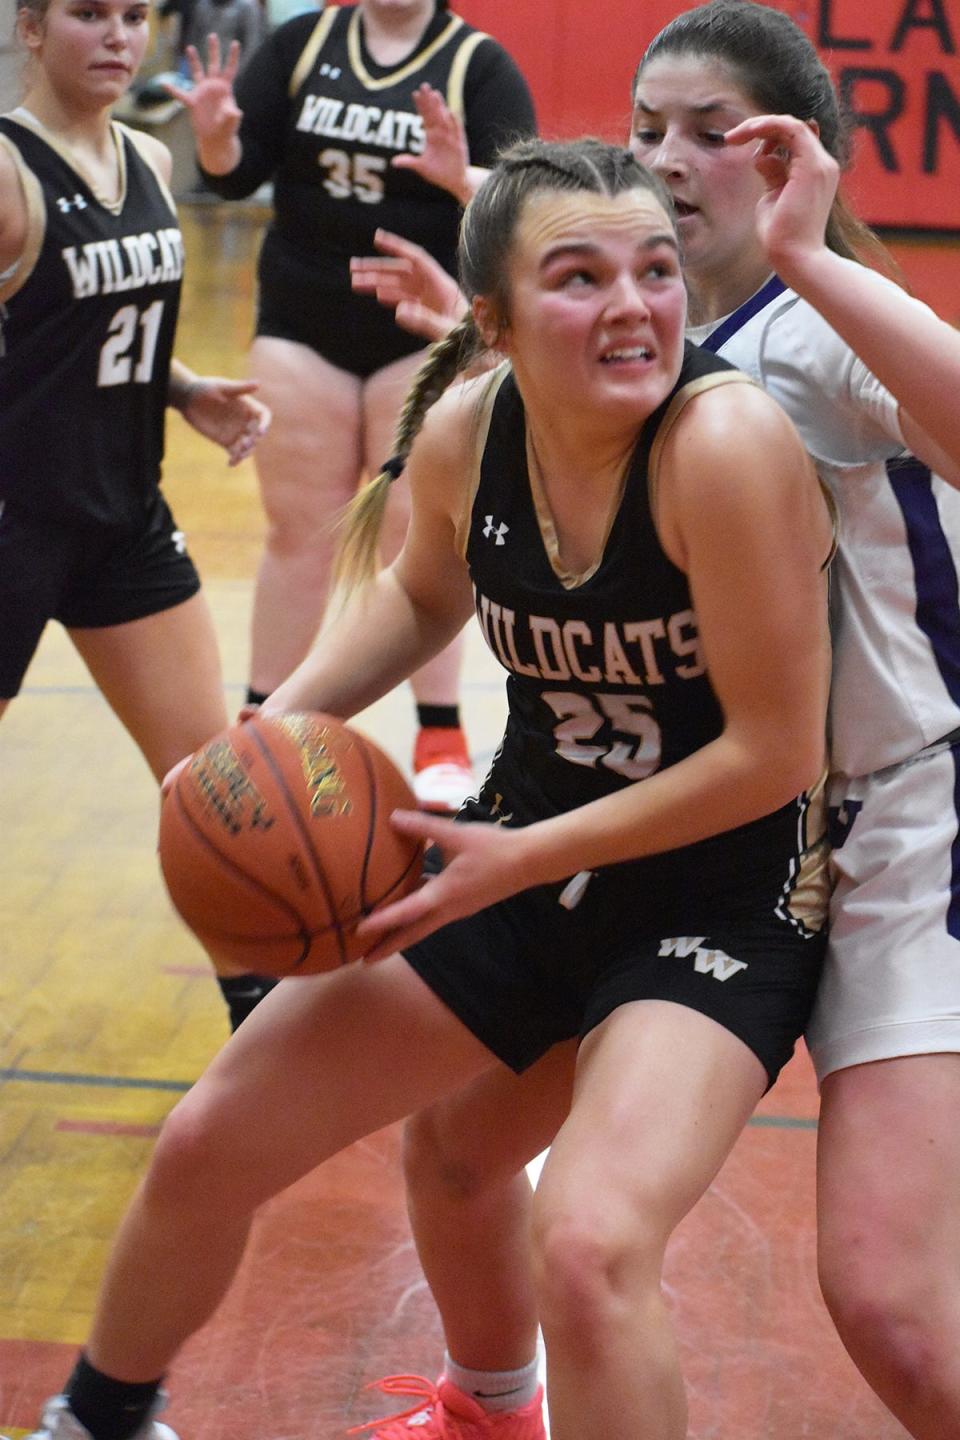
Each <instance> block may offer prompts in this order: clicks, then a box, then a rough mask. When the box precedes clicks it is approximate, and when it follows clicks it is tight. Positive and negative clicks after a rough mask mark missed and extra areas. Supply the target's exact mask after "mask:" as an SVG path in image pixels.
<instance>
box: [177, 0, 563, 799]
mask: <svg viewBox="0 0 960 1440" xmlns="http://www.w3.org/2000/svg"><path fill="white" fill-rule="evenodd" d="M190 54H191V57H192V66H193V79H194V82H195V83H194V85H193V88H192V89H190V90H188V91H178V92H176V93H177V95H178V98H179V99H180V100H182V101H183V103H184V104H185V105H186V106H187V107H188V109H189V112H190V117H191V120H192V122H193V128H194V134H195V137H196V143H197V150H198V155H199V159H200V163H201V166H202V167H203V170H204V174H205V178H206V182H207V183H208V184H209V185H210V186H211V187H212V188H213V189H215V190H216V191H217V192H218V193H219V194H221V195H223V196H225V197H227V198H237V197H241V196H245V195H249V194H251V193H252V192H253V191H255V190H256V189H258V187H260V186H261V185H263V184H264V183H265V182H266V181H272V183H273V203H274V214H273V219H272V221H271V224H270V226H269V228H268V231H267V235H266V238H265V240H264V244H263V249H262V252H261V255H260V262H259V271H258V278H259V300H258V310H257V322H256V337H255V339H254V342H253V347H252V350H251V355H250V367H251V373H252V374H254V375H255V376H256V377H257V378H258V379H259V381H260V384H261V387H262V393H263V395H264V396H265V398H266V399H267V400H268V401H269V403H270V405H271V407H272V409H273V412H274V414H275V416H276V418H277V422H278V423H277V425H276V426H275V427H274V430H273V431H272V433H271V435H270V436H269V437H268V439H267V441H266V443H265V445H264V446H263V447H261V449H260V451H259V452H258V456H257V473H258V476H259V480H260V487H261V493H262V498H263V504H264V509H265V512H266V517H267V523H268V530H267V537H266V545H265V549H264V552H263V556H262V559H261V563H260V567H259V571H258V575H257V584H256V591H255V596H254V611H253V630H252V653H251V688H250V696H249V698H250V700H251V701H253V702H258V701H259V700H261V699H263V698H264V697H265V696H266V695H267V694H269V693H270V692H271V691H272V690H274V689H275V688H276V686H277V685H278V684H279V683H280V682H281V681H282V680H283V679H285V678H286V676H287V675H288V674H289V673H290V672H291V670H293V668H294V667H295V666H296V665H297V664H298V663H299V662H300V661H301V660H302V659H303V657H304V655H305V654H306V653H307V651H308V649H309V648H310V646H311V644H312V643H313V641H314V639H315V638H316V635H317V631H318V629H319V626H320V623H321V620H322V618H323V614H324V610H325V607H326V603H327V599H328V595H329V590H330V566H331V559H332V552H333V544H334V534H333V524H334V521H335V520H336V518H337V517H338V516H339V514H340V513H341V511H342V509H343V507H344V505H345V504H346V503H347V502H348V501H349V500H350V499H351V498H352V496H353V495H354V493H355V492H356V489H357V486H358V484H359V482H360V480H361V477H362V476H363V475H364V474H370V473H374V472H375V471H376V469H377V468H378V467H379V465H380V464H381V463H382V461H383V459H384V457H385V456H386V455H387V453H388V451H389V446H390V441H391V436H392V433H393V428H394V425H395V422H396V418H397V413H398V410H399V407H400V403H401V401H402V399H403V396H404V394H405V393H406V390H407V387H408V385H409V383H410V380H411V377H412V375H413V373H414V371H415V370H416V368H417V366H418V365H419V364H420V362H421V360H422V358H423V356H422V346H423V340H422V337H414V336H412V335H411V334H410V333H409V332H408V331H404V330H402V329H400V328H399V327H398V326H397V325H396V324H394V322H393V318H392V317H391V316H390V315H389V314H388V313H387V312H386V311H384V310H383V309H382V308H381V307H379V306H378V305H377V304H376V303H375V301H374V300H372V299H370V298H369V297H367V296H363V295H358V294H356V293H354V291H353V290H352V288H351V284H350V274H349V259H350V257H351V256H352V255H356V254H362V253H366V252H367V251H368V250H370V249H371V248H372V246H373V236H374V233H375V231H376V229H377V227H378V226H380V227H384V226H385V227H387V228H389V229H390V230H394V231H399V232H400V233H401V234H403V235H406V236H409V237H410V238H411V239H412V240H414V241H416V242H418V243H420V244H422V245H423V246H424V247H425V248H426V249H427V250H428V251H429V253H430V254H431V255H433V256H434V257H435V258H436V259H437V260H438V261H439V262H440V263H441V264H442V265H443V266H444V267H445V268H446V269H447V270H448V271H450V272H454V270H455V257H456V238H457V227H458V224H459V220H460V213H461V206H460V203H459V202H458V200H457V199H455V198H453V197H452V196H451V195H450V194H449V193H448V192H447V191H446V190H444V189H441V188H438V187H436V186H434V185H431V184H429V183H428V182H426V181H424V180H423V179H421V178H420V176H419V175H417V174H416V173H415V168H413V167H410V166H408V165H407V163H406V159H405V156H406V155H407V152H411V151H412V152H416V151H417V150H418V149H419V147H420V145H421V144H422V136H423V120H422V119H421V116H420V113H419V109H418V103H417V96H418V91H419V89H420V87H421V86H423V85H426V84H429V85H430V86H432V87H435V88H436V89H437V90H439V91H441V92H442V93H443V95H444V96H445V98H446V100H447V102H448V103H449V105H450V106H451V107H452V109H453V110H454V111H455V112H456V113H457V115H459V116H461V117H462V118H463V122H464V126H465V133H466V137H467V143H468V144H469V146H470V151H471V155H472V156H473V157H474V158H475V159H476V160H477V161H478V162H479V163H480V164H483V165H489V164H491V163H492V161H493V159H494V157H495V155H496V153H497V150H498V149H499V148H500V146H501V145H502V144H503V143H505V142H507V141H510V140H512V139H515V138H517V137H518V136H520V135H527V134H531V133H532V132H533V130H534V128H535V120H534V113H533V106H532V102H531V99H530V95H529V91H528V89H527V86H526V83H525V81H524V79H523V77H522V75H521V74H520V72H519V71H518V69H517V67H516V65H515V64H514V63H513V61H512V60H511V58H510V57H509V55H508V54H507V53H506V52H505V51H504V50H503V49H502V47H501V46H500V45H498V44H497V43H496V41H495V40H493V39H491V38H490V37H489V36H486V35H484V34H482V33H481V32H479V31H477V30H475V29H474V28H473V27H472V26H470V25H467V24H465V23H464V21H462V20H461V19H460V18H459V16H457V15H455V14H453V13H451V12H450V11H449V10H448V9H447V5H446V0H438V3H435V0H360V3H359V4H357V5H348V6H336V5H328V6H326V7H325V8H324V10H323V11H322V13H321V14H320V15H319V16H318V15H317V14H316V13H313V14H305V15H298V16H296V17H294V18H293V19H292V20H290V21H289V22H287V23H286V24H284V25H281V26H280V27H278V29H277V30H276V31H275V32H274V33H273V34H271V35H270V36H269V38H268V39H267V40H266V42H265V43H264V44H263V45H262V46H261V48H260V49H259V50H258V52H257V53H256V54H255V55H254V56H253V58H252V59H251V60H250V61H249V63H248V64H247V66H246V67H245V69H244V71H243V72H242V74H241V75H240V76H239V78H238V80H237V85H236V95H235V96H234V89H233V80H234V76H235V73H236V68H237V63H238V51H237V50H236V48H234V49H233V50H232V51H231V52H229V53H228V54H227V55H226V56H225V57H224V63H223V65H222V67H221V63H220V62H221V52H220V49H219V47H218V46H213V47H211V51H210V55H209V61H208V64H207V67H206V71H205V70H204V67H203V65H202V64H201V62H200V59H199V57H198V55H197V53H196V51H195V50H193V51H191V52H190ZM395 161H399V162H400V163H399V164H396V163H394V162H395ZM407 510H408V501H407V499H406V485H405V483H402V484H401V485H398V486H396V487H395V488H394V491H393V494H392V496H391V504H390V512H389V517H388V523H387V527H386V530H385V533H384V542H383V544H384V555H385V557H386V558H387V559H392V558H393V556H394V555H395V554H396V553H397V551H398V550H399V547H400V543H401V541H402V538H403V533H404V529H405V526H406V516H407ZM458 683H459V646H458V644H457V643H456V642H453V643H452V644H451V646H450V647H449V648H448V650H446V651H445V652H444V653H443V655H442V656H438V657H436V658H435V659H434V660H432V661H431V662H430V664H429V665H428V666H427V667H426V668H425V669H424V671H423V673H422V674H419V673H418V674H417V675H415V676H414V677H413V678H412V685H413V691H414V697H415V700H416V702H417V714H418V725H419V730H418V734H417V739H416V746H415V754H414V789H415V793H416V795H417V801H418V803H419V804H420V805H421V806H422V807H423V808H424V809H428V810H433V811H438V812H441V813H449V812H455V811H456V810H457V809H458V807H459V805H460V803H461V802H462V800H463V799H464V798H465V796H466V795H468V794H472V793H473V791H474V789H475V782H474V778H473V774H472V771H471V768H470V762H469V757H468V753H467V744H466V739H465V737H464V734H463V731H462V728H461V725H460V716H459V709H458V698H457V695H458Z"/></svg>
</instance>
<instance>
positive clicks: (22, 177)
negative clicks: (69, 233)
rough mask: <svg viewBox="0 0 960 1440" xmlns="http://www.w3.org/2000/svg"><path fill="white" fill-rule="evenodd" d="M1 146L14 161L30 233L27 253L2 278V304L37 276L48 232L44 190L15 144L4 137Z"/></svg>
mask: <svg viewBox="0 0 960 1440" xmlns="http://www.w3.org/2000/svg"><path fill="white" fill-rule="evenodd" d="M0 145H2V146H3V148H4V150H6V152H7V154H8V155H9V156H10V159H11V160H12V161H13V164H14V168H15V169H16V172H17V178H18V179H19V181H20V188H21V189H22V190H23V198H24V200H25V201H26V206H27V233H26V237H25V239H24V243H23V249H22V250H21V252H20V255H19V258H18V259H17V260H16V261H15V262H14V264H13V265H12V266H11V267H10V268H9V269H8V270H7V271H6V272H5V273H4V275H2V276H0V303H2V302H3V301H6V300H9V299H10V298H11V296H13V295H16V293H17V291H18V290H21V289H22V288H23V286H24V285H25V284H26V283H27V281H28V280H29V279H30V276H31V275H32V274H33V267H34V266H35V265H36V263H37V257H38V256H39V254H40V251H41V249H42V247H43V237H44V235H45V234H46V232H47V207H46V202H45V201H44V198H43V186H42V185H41V184H40V181H39V180H38V179H37V177H36V175H35V174H34V173H33V171H32V170H31V169H30V167H29V165H28V164H27V162H26V160H24V158H23V156H22V155H21V154H20V151H19V150H18V149H17V146H16V144H15V142H14V141H13V140H11V139H10V137H9V136H8V135H0Z"/></svg>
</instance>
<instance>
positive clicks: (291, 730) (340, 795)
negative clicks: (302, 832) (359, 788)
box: [277, 715, 352, 818]
mask: <svg viewBox="0 0 960 1440" xmlns="http://www.w3.org/2000/svg"><path fill="white" fill-rule="evenodd" d="M277 726H278V728H279V729H280V730H282V731H283V732H284V734H286V735H287V736H289V738H290V739H291V740H292V741H293V743H294V745H295V746H296V747H297V749H298V751H299V753H300V764H301V765H302V767H303V778H304V780H305V781H306V783H307V791H308V793H309V796H310V814H311V815H312V816H314V818H316V817H317V816H324V817H326V816H331V815H349V814H350V811H351V808H352V806H351V803H350V797H349V796H348V795H347V794H346V793H345V792H346V781H345V780H344V778H343V772H342V771H341V769H340V766H339V765H338V764H337V760H336V757H335V756H334V755H333V754H331V752H330V748H329V746H328V744H327V734H328V732H327V730H326V729H325V727H324V726H323V725H321V724H319V723H318V722H317V721H316V720H315V719H314V718H313V716H312V715H282V716H280V717H279V719H278V720H277Z"/></svg>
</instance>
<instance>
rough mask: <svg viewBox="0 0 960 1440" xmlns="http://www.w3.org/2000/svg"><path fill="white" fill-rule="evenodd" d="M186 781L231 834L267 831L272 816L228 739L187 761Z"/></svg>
mask: <svg viewBox="0 0 960 1440" xmlns="http://www.w3.org/2000/svg"><path fill="white" fill-rule="evenodd" d="M188 774H189V778H190V779H191V780H192V781H193V784H194V787H195V788H196V790H197V792H198V794H199V795H200V797H201V799H202V800H203V803H204V806H205V807H206V809H208V810H211V811H212V812H213V813H214V815H216V816H217V817H218V818H219V819H220V820H221V821H222V823H223V825H224V827H225V828H226V829H227V830H228V831H229V832H230V834H231V835H239V834H240V832H241V831H242V830H269V829H270V826H271V825H272V824H273V817H272V816H271V815H270V813H269V811H268V809H267V803H266V801H265V800H264V798H263V796H262V795H261V794H260V791H259V790H258V789H257V787H256V785H254V783H253V781H252V780H251V779H250V777H249V775H248V774H247V772H246V770H245V769H244V767H243V764H242V763H241V760H240V757H239V755H238V754H237V752H236V750H234V748H233V746H232V745H231V744H230V742H229V741H228V740H217V741H214V742H213V744H211V745H208V746H207V747H206V748H205V749H204V750H201V751H199V753H198V754H196V755H195V756H194V757H193V759H192V760H191V762H190V767H189V771H188Z"/></svg>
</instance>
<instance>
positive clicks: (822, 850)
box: [781, 770, 831, 934]
mask: <svg viewBox="0 0 960 1440" xmlns="http://www.w3.org/2000/svg"><path fill="white" fill-rule="evenodd" d="M826 783H827V771H826V770H824V772H823V774H822V775H821V776H820V779H819V780H818V781H817V783H816V785H814V786H813V788H812V789H810V790H808V791H807V792H806V794H805V795H804V796H803V797H802V798H801V813H800V832H799V837H798V839H799V849H800V863H799V866H798V868H797V872H796V874H795V875H794V876H792V877H791V879H790V880H789V881H788V882H787V885H786V886H785V888H784V895H783V900H782V901H781V910H782V913H783V914H784V915H786V916H787V917H789V918H790V919H791V920H793V921H795V923H796V924H797V925H799V926H802V927H803V929H805V930H808V931H812V932H813V933H815V934H817V933H819V931H821V930H822V929H823V927H824V925H826V923H827V914H828V907H829V904H830V885H831V882H830V870H829V865H830V846H829V845H828V843H827V795H826Z"/></svg>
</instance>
